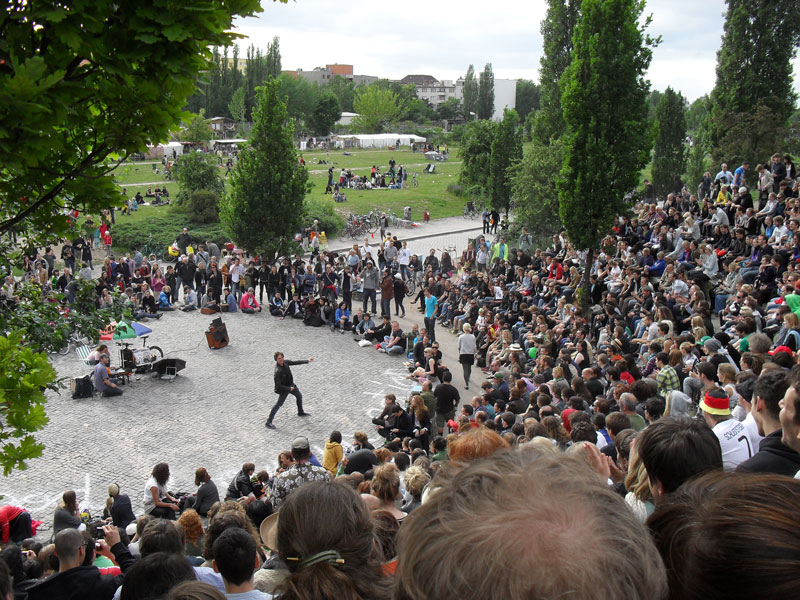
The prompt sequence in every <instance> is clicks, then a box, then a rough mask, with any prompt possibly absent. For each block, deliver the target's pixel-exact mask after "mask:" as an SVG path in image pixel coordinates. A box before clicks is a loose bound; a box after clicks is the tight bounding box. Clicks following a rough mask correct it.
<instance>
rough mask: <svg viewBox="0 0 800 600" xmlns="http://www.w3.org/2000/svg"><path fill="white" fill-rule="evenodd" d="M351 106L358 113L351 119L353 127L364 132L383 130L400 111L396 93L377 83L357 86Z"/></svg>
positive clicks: (393, 120) (396, 117)
mask: <svg viewBox="0 0 800 600" xmlns="http://www.w3.org/2000/svg"><path fill="white" fill-rule="evenodd" d="M353 108H354V109H355V112H356V113H357V114H358V116H357V117H355V118H354V119H353V129H354V130H356V131H361V132H364V133H380V132H382V131H384V130H385V129H386V127H387V126H389V125H390V124H392V123H394V122H395V121H396V120H397V119H398V117H399V116H400V113H401V112H402V110H401V108H400V106H399V104H398V98H397V94H396V93H394V92H393V91H391V90H388V89H384V88H381V87H379V86H377V85H369V86H366V87H361V88H359V89H358V90H357V91H356V97H355V100H354V101H353Z"/></svg>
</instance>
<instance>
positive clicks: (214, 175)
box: [175, 152, 225, 204]
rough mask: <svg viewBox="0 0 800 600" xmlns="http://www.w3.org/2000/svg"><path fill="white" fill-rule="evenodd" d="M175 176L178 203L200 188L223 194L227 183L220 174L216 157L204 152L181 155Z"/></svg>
mask: <svg viewBox="0 0 800 600" xmlns="http://www.w3.org/2000/svg"><path fill="white" fill-rule="evenodd" d="M175 177H176V179H177V180H178V188H179V190H178V195H177V197H176V198H175V199H176V201H177V202H178V204H182V203H183V202H185V201H186V200H188V199H189V196H191V195H192V193H193V192H196V191H198V190H207V191H209V192H215V193H216V194H217V195H221V194H222V192H223V191H224V189H225V184H224V183H223V182H222V178H220V176H219V168H218V167H217V159H216V157H215V156H212V155H210V154H204V153H202V152H190V153H189V154H185V155H183V156H181V159H180V160H179V161H178V162H177V164H176V168H175Z"/></svg>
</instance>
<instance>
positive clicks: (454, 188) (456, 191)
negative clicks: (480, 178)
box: [447, 183, 464, 198]
mask: <svg viewBox="0 0 800 600" xmlns="http://www.w3.org/2000/svg"><path fill="white" fill-rule="evenodd" d="M447 191H448V192H450V193H451V194H453V195H454V196H456V197H458V198H460V197H461V196H463V195H464V188H463V187H461V186H460V185H459V184H457V183H451V184H450V185H448V186H447Z"/></svg>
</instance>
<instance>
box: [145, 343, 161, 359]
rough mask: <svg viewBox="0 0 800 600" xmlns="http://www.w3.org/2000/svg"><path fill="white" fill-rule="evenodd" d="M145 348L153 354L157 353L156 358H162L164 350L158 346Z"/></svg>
mask: <svg viewBox="0 0 800 600" xmlns="http://www.w3.org/2000/svg"><path fill="white" fill-rule="evenodd" d="M147 349H148V350H150V352H151V353H152V354H153V355H155V354H158V358H157V359H156V360H159V359H162V358H164V351H163V350H162V349H161V348H159V347H158V346H148V347H147Z"/></svg>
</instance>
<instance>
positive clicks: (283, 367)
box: [265, 352, 314, 429]
mask: <svg viewBox="0 0 800 600" xmlns="http://www.w3.org/2000/svg"><path fill="white" fill-rule="evenodd" d="M274 358H275V393H276V394H278V401H277V402H276V403H275V406H273V407H272V410H271V411H269V418H268V419H267V422H266V423H265V425H266V427H267V429H275V425H273V424H272V419H274V418H275V413H277V412H278V409H280V407H281V406H283V403H284V402H286V397H287V396H288V395H289V394H292V395H293V396H294V397H295V399H296V400H297V416H299V417H308V416H310V415H309V413H307V412H305V411H304V410H303V394H301V393H300V389H299V388H298V387H297V386H296V385H295V384H294V379H293V378H292V370H291V369H290V368H289V367H292V366H294V365H304V364H306V363H310V362H314V357H313V356H312V357H311V358H309V359H308V360H285V359H284V358H283V352H276V353H275V356H274Z"/></svg>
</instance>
